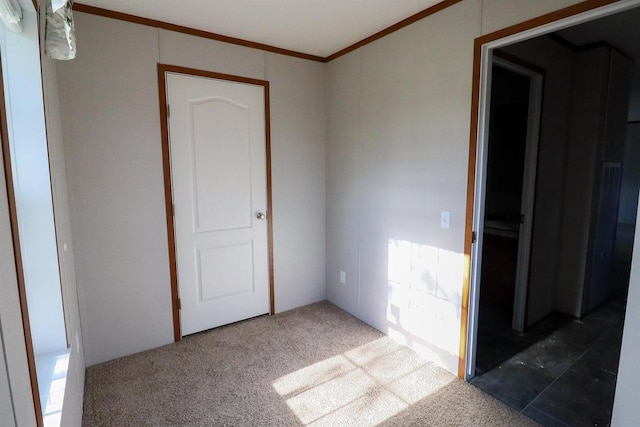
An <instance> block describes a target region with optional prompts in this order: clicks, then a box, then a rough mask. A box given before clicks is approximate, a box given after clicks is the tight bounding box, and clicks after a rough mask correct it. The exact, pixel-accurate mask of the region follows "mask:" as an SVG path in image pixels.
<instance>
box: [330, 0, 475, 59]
mask: <svg viewBox="0 0 640 427" xmlns="http://www.w3.org/2000/svg"><path fill="white" fill-rule="evenodd" d="M460 1H462V0H444V1H441V2H440V3H437V4H435V5H433V6H431V7H428V8H427V9H425V10H422V11H420V12H418V13H416V14H414V15H411V16H410V17H408V18H406V19H403V20H402V21H400V22H398V23H395V24H393V25H391V26H389V27H387V28H385V29H384V30H382V31H378V32H377V33H375V34H373V35H371V36H369V37H367V38H365V39H362V40H360V41H359V42H357V43H354V44H352V45H351V46H347V47H345V48H344V49H342V50H339V51H338V52H336V53H334V54H333V55H329V56H327V57H326V58H325V61H324V62H330V61H333V60H334V59H336V58H339V57H341V56H343V55H346V54H347V53H349V52H353V51H354V50H356V49H359V48H361V47H362V46H365V45H368V44H369V43H373V42H374V41H376V40H378V39H381V38H382V37H385V36H388V35H389V34H391V33H395V32H396V31H398V30H401V29H403V28H404V27H406V26H408V25H411V24H413V23H414V22H417V21H420V20H421V19H424V18H426V17H428V16H431V15H433V14H434V13H437V12H440V11H441V10H443V9H446V8H448V7H449V6H453V5H454V4H456V3H459V2H460Z"/></svg>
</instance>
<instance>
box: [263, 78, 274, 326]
mask: <svg viewBox="0 0 640 427" xmlns="http://www.w3.org/2000/svg"><path fill="white" fill-rule="evenodd" d="M270 99H271V98H270V92H269V82H268V81H265V82H264V119H265V147H266V151H267V152H266V154H267V241H268V257H269V314H270V315H272V316H273V315H274V314H276V300H275V287H274V283H275V273H274V265H275V263H274V259H273V204H272V200H273V192H272V189H271V185H272V181H271V106H270V101H269V100H270Z"/></svg>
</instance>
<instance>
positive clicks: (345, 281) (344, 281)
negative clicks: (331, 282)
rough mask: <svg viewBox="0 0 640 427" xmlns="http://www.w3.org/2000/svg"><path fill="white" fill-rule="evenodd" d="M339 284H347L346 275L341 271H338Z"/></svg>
mask: <svg viewBox="0 0 640 427" xmlns="http://www.w3.org/2000/svg"><path fill="white" fill-rule="evenodd" d="M340 283H342V284H345V283H347V274H346V273H345V272H344V271H342V270H340Z"/></svg>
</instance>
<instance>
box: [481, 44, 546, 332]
mask: <svg viewBox="0 0 640 427" xmlns="http://www.w3.org/2000/svg"><path fill="white" fill-rule="evenodd" d="M492 64H493V65H497V66H499V67H501V68H504V69H506V70H509V71H511V72H513V73H516V74H519V75H522V76H525V77H528V78H529V81H530V86H529V106H528V111H527V137H526V142H525V158H524V170H523V180H522V202H521V206H520V212H522V213H523V215H524V222H523V223H522V227H520V233H519V238H518V261H517V267H516V284H515V295H514V298H513V316H512V325H511V326H512V328H513V329H515V330H517V331H519V332H524V329H525V327H526V312H527V296H528V288H529V267H530V261H531V238H532V236H533V217H534V208H535V192H536V176H537V168H538V145H539V142H540V141H539V139H540V125H541V119H542V97H543V90H544V76H545V72H544V70H542V69H539V68H538V67H536V66H535V65H533V64H527V63H526V62H525V61H522V60H520V59H518V58H515V57H511V56H510V55H509V56H508V55H503V54H499V52H495V53H494V55H493V61H492ZM489 81H490V82H491V79H489ZM490 85H491V83H490ZM488 89H489V90H490V88H488ZM488 98H489V97H488ZM487 102H491V100H490V99H487ZM485 108H490V106H489V105H486V106H485ZM489 120H490V118H489ZM482 144H485V145H487V147H483V146H482ZM488 145H489V140H488V138H487V139H484V138H483V139H482V141H478V150H482V151H483V152H485V150H487V149H488ZM482 160H483V163H482V164H478V165H477V167H478V174H479V175H482V176H483V177H486V173H487V162H486V161H487V156H486V155H485V156H484V157H483V159H482ZM483 179H484V178H483ZM482 185H485V184H482ZM485 203H486V199H484V198H483V199H482V200H478V202H476V206H475V209H476V213H475V215H476V216H478V217H480V218H484V206H485ZM480 213H482V216H480ZM482 236H483V235H482V230H481V229H478V237H477V241H478V247H480V248H481V247H482ZM478 256H479V257H480V260H479V262H478V266H480V265H481V264H482V251H478ZM480 273H481V272H480V271H478V274H477V275H475V276H473V279H474V280H479V279H480ZM475 286H481V284H480V283H478V284H475Z"/></svg>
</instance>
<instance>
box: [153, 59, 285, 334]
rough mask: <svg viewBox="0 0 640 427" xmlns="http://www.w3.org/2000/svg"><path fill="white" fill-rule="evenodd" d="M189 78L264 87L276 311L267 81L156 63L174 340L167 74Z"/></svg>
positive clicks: (176, 316) (176, 296)
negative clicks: (204, 78)
mask: <svg viewBox="0 0 640 427" xmlns="http://www.w3.org/2000/svg"><path fill="white" fill-rule="evenodd" d="M169 72H170V73H177V74H183V75H186V76H192V77H206V78H212V79H218V80H226V81H229V82H236V83H245V84H251V85H256V86H261V87H262V88H263V90H264V119H265V149H266V159H267V176H266V180H267V250H268V260H269V261H268V262H269V314H270V315H273V314H275V292H274V289H275V288H274V268H273V209H272V204H271V203H272V191H271V118H270V111H269V104H270V102H269V82H268V81H266V80H259V79H252V78H248V77H242V76H235V75H231V74H222V73H216V72H213V71H206V70H198V69H194V68H187V67H181V66H177V65H169V64H160V63H159V64H158V93H159V95H160V130H161V135H162V168H163V172H164V199H165V214H166V218H167V243H168V249H169V274H170V279H171V305H172V311H173V339H174V341H175V342H178V341H180V340H181V339H182V328H181V326H180V308H181V307H180V293H179V290H178V265H177V261H176V239H175V226H174V220H173V213H174V208H173V189H172V186H171V153H170V145H169V121H168V109H167V82H166V74H167V73H169Z"/></svg>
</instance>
